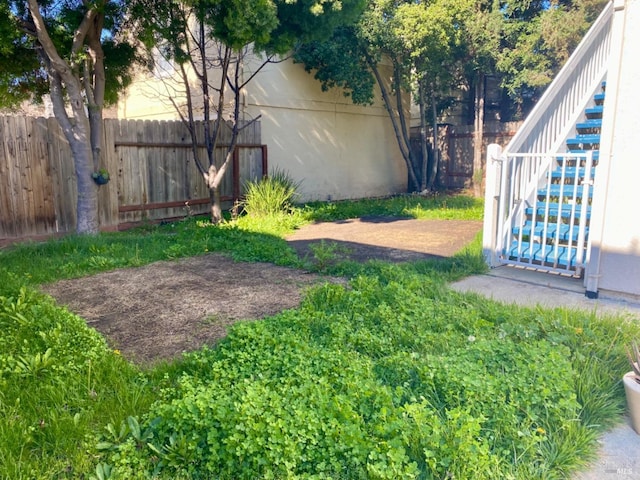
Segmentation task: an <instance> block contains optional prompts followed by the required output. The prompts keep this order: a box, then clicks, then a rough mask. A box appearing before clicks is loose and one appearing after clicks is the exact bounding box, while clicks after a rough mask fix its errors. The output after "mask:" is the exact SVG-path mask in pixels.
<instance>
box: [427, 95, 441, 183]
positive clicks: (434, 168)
mask: <svg viewBox="0 0 640 480" xmlns="http://www.w3.org/2000/svg"><path fill="white" fill-rule="evenodd" d="M431 114H432V117H431V118H432V120H433V162H432V163H431V175H430V176H429V190H433V187H434V185H435V183H436V178H437V176H438V166H439V164H440V150H439V149H438V108H437V105H436V99H435V97H434V96H433V95H431Z"/></svg>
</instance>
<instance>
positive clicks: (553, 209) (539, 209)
mask: <svg viewBox="0 0 640 480" xmlns="http://www.w3.org/2000/svg"><path fill="white" fill-rule="evenodd" d="M548 205H549V217H557V216H558V213H559V214H560V216H561V217H562V218H569V217H570V216H571V211H572V210H573V206H572V205H569V204H567V203H564V204H562V208H561V209H560V210H558V204H557V203H553V202H552V203H549V204H548ZM546 206H547V203H546V202H538V205H537V206H536V216H537V217H539V218H541V217H544V215H545V210H546ZM525 213H526V215H528V216H532V215H533V207H527V208H526V209H525ZM581 213H582V205H576V206H575V218H578V217H580V215H581ZM589 218H591V206H590V205H587V219H589Z"/></svg>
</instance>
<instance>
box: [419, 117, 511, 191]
mask: <svg viewBox="0 0 640 480" xmlns="http://www.w3.org/2000/svg"><path fill="white" fill-rule="evenodd" d="M519 125H520V123H518V122H511V123H491V124H487V125H486V128H485V131H484V135H483V141H482V161H483V162H484V160H485V158H486V151H487V145H489V144H491V143H497V144H500V145H502V146H505V145H506V144H507V143H509V140H511V137H513V136H514V135H515V133H516V131H517V130H518V126H519ZM438 130H439V132H438V147H439V149H440V165H439V168H438V177H437V183H438V186H439V187H442V188H448V189H450V188H456V189H457V188H467V187H469V185H470V184H471V179H472V177H473V146H474V131H473V125H462V126H456V125H442V126H440V127H439V129H438ZM411 133H412V135H411V142H412V149H415V151H416V153H418V156H419V157H420V154H419V152H420V143H419V142H420V137H419V135H420V133H419V129H412V132H411ZM428 136H429V138H430V137H431V133H430V132H429V133H428Z"/></svg>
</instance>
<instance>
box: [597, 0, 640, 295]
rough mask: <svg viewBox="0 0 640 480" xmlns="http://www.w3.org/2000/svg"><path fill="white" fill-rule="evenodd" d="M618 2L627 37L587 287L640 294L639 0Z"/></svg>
mask: <svg viewBox="0 0 640 480" xmlns="http://www.w3.org/2000/svg"><path fill="white" fill-rule="evenodd" d="M615 6H616V7H617V8H616V10H617V11H616V13H615V14H614V15H617V16H618V17H617V19H615V17H614V19H615V20H614V22H615V23H614V25H615V26H614V28H616V29H617V34H618V35H619V37H618V39H622V41H621V42H620V41H618V42H616V37H615V36H614V39H613V41H612V48H613V50H612V60H613V61H612V63H611V66H610V68H609V73H608V76H607V96H606V100H605V109H604V117H603V131H602V134H603V136H602V140H601V145H600V155H601V157H600V158H601V161H600V162H601V163H600V165H599V166H598V172H597V175H596V190H595V194H594V211H593V215H594V218H593V221H594V223H595V224H596V225H593V226H594V227H596V228H597V231H594V235H593V243H592V246H593V255H592V260H593V261H592V263H591V265H590V266H589V268H588V270H587V272H586V284H587V290H589V289H590V285H592V286H593V285H596V286H597V288H598V289H599V290H603V291H613V292H619V293H627V294H633V295H640V187H639V184H638V182H639V180H640V159H639V158H638V132H640V114H639V112H640V91H639V90H638V79H639V78H640V62H638V57H637V55H638V54H637V49H638V45H640V29H638V28H637V27H638V25H640V1H639V0H626V2H625V1H624V0H619V1H617V2H615ZM614 32H616V30H614ZM614 35H615V33H614ZM597 205H600V206H597ZM591 288H593V287H591Z"/></svg>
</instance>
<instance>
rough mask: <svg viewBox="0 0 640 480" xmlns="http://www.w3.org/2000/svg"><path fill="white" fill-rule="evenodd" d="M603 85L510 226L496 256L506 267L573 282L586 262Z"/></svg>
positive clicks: (600, 126) (598, 143) (600, 124)
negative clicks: (566, 276) (557, 272)
mask: <svg viewBox="0 0 640 480" xmlns="http://www.w3.org/2000/svg"><path fill="white" fill-rule="evenodd" d="M605 88H606V84H605V83H604V82H602V85H601V91H600V92H598V93H596V94H595V95H594V96H593V103H592V105H591V106H589V107H588V108H586V109H585V111H584V117H583V118H582V119H581V121H579V122H578V123H577V124H576V125H575V131H574V132H573V133H574V134H575V136H573V137H571V138H568V139H567V140H566V149H567V152H566V153H565V154H559V155H557V156H556V158H555V168H553V170H551V171H548V172H547V173H546V175H545V178H544V181H541V182H540V185H539V188H538V189H537V191H536V194H535V196H534V197H533V198H532V199H531V200H529V201H527V202H526V206H525V207H524V209H523V211H522V212H521V215H520V221H519V222H514V226H513V228H512V230H511V233H512V239H511V243H510V244H508V245H505V247H504V249H503V252H502V256H503V257H504V258H506V259H507V261H508V263H514V264H519V265H526V266H535V267H537V268H542V269H545V270H549V269H551V270H553V269H562V270H564V271H565V272H571V273H572V274H573V275H575V276H579V275H580V274H581V273H582V270H583V268H584V266H585V264H586V262H587V260H588V256H589V252H588V248H587V247H588V238H589V221H590V217H591V200H592V197H593V188H592V186H593V179H594V176H595V171H596V166H597V164H598V149H599V146H600V130H601V128H602V113H603V108H604V98H605Z"/></svg>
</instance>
